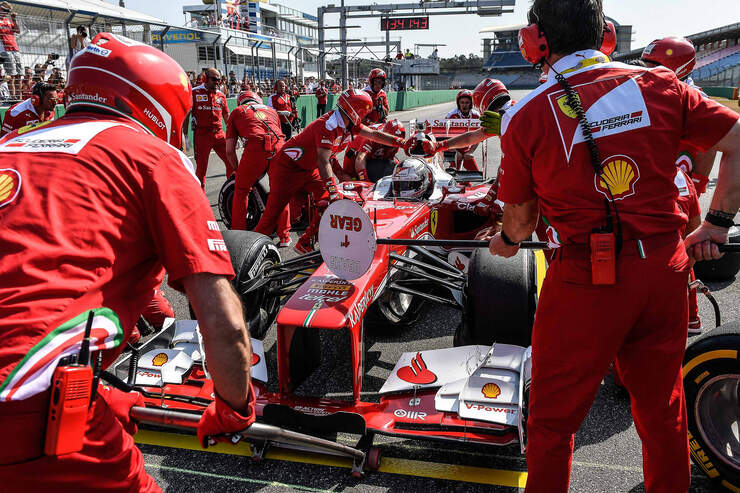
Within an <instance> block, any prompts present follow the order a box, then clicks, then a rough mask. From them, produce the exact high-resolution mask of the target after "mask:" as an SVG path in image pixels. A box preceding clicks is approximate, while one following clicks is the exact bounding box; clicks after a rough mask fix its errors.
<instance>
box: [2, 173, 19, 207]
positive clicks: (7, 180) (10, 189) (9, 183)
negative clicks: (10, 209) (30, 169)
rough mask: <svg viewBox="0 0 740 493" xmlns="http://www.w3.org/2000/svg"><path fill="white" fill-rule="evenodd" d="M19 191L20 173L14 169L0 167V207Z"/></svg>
mask: <svg viewBox="0 0 740 493" xmlns="http://www.w3.org/2000/svg"><path fill="white" fill-rule="evenodd" d="M20 191H21V175H20V173H18V172H17V171H16V170H14V169H0V207H4V206H6V205H8V204H10V203H11V202H13V200H15V198H16V197H17V196H18V193H19V192H20Z"/></svg>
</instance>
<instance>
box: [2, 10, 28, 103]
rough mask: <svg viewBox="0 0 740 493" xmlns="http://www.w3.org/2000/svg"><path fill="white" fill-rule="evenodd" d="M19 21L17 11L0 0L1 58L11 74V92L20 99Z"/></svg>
mask: <svg viewBox="0 0 740 493" xmlns="http://www.w3.org/2000/svg"><path fill="white" fill-rule="evenodd" d="M20 32H21V30H20V28H19V27H18V23H17V22H16V20H15V12H13V9H12V8H11V6H10V3H8V2H0V41H2V43H3V52H2V54H0V58H2V60H3V67H4V68H5V73H6V74H7V75H9V76H10V94H11V95H12V97H13V98H14V99H20V94H21V90H20V89H21V71H22V70H23V64H22V63H21V55H20V53H19V52H18V42H17V41H16V40H15V35H16V34H18V33H20Z"/></svg>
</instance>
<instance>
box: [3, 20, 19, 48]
mask: <svg viewBox="0 0 740 493" xmlns="http://www.w3.org/2000/svg"><path fill="white" fill-rule="evenodd" d="M15 28H16V24H15V22H14V21H13V19H11V18H10V17H3V18H2V19H0V41H2V43H3V48H4V51H18V43H17V42H16V40H15V31H14V29H15Z"/></svg>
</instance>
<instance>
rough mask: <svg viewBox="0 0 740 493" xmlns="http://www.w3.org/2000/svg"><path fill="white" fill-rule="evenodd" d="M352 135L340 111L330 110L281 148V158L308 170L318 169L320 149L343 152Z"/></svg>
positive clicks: (334, 152)
mask: <svg viewBox="0 0 740 493" xmlns="http://www.w3.org/2000/svg"><path fill="white" fill-rule="evenodd" d="M350 139H351V135H350V133H349V131H347V129H346V128H345V126H344V120H342V116H341V115H340V114H339V112H338V111H336V110H334V111H330V112H329V113H327V114H325V115H322V116H321V117H319V118H318V119H316V120H314V121H313V122H311V123H310V124H309V125H308V126H307V127H306V129H305V130H303V131H302V132H301V133H299V134H298V135H296V136H295V137H293V138H291V139H290V140H288V142H286V143H285V146H283V148H282V149H280V157H281V160H283V159H285V158H287V161H293V162H294V163H295V164H296V165H297V166H298V167H300V168H303V169H305V170H306V171H313V170H315V169H317V167H318V165H317V163H318V157H319V155H318V149H331V154H332V155H334V154H337V153H339V152H342V151H343V150H344V149H345V148H346V147H347V146H348V145H349V143H350Z"/></svg>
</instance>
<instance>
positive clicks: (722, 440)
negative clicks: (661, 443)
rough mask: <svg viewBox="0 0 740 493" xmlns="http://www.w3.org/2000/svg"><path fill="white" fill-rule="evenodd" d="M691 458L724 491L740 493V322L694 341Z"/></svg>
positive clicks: (688, 364)
mask: <svg viewBox="0 0 740 493" xmlns="http://www.w3.org/2000/svg"><path fill="white" fill-rule="evenodd" d="M683 384H684V390H685V393H686V412H687V417H688V427H689V445H690V446H689V450H690V451H691V458H692V460H693V461H694V463H695V464H696V465H698V466H699V468H700V469H702V470H703V471H704V473H705V474H706V475H707V476H709V478H711V479H712V481H714V482H715V484H716V485H718V486H719V487H721V488H723V489H726V490H728V491H739V490H740V321H735V322H731V323H728V324H725V325H722V326H720V327H717V328H716V329H713V330H711V331H709V332H707V333H706V334H704V335H702V336H700V337H699V338H697V339H695V340H694V342H692V343H691V345H690V346H689V347H688V348H687V349H686V355H685V357H684V366H683Z"/></svg>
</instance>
